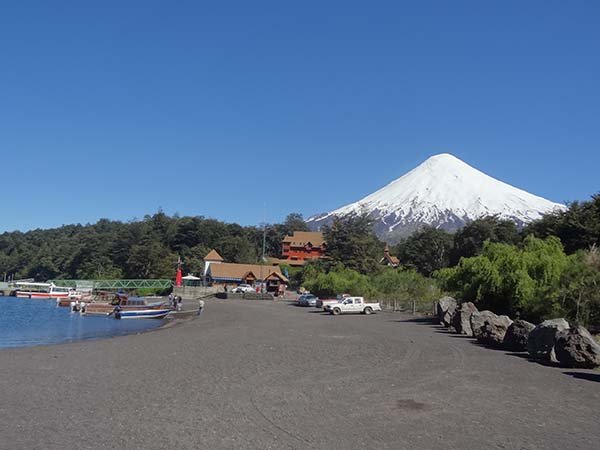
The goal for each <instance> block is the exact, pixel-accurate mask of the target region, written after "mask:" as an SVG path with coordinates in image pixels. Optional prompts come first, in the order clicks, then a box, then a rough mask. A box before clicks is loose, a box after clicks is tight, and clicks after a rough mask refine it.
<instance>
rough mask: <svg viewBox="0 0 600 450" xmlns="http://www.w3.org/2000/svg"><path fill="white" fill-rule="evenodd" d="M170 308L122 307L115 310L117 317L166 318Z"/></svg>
mask: <svg viewBox="0 0 600 450" xmlns="http://www.w3.org/2000/svg"><path fill="white" fill-rule="evenodd" d="M170 312H171V310H170V309H164V308H163V309H137V310H136V309H133V310H132V309H121V310H117V311H115V314H114V316H115V319H164V318H165V317H167V316H168V315H169V313H170Z"/></svg>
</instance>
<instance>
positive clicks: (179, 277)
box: [175, 257, 182, 287]
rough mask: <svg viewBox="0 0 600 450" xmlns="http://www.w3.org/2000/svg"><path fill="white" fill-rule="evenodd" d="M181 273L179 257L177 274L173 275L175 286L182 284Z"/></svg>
mask: <svg viewBox="0 0 600 450" xmlns="http://www.w3.org/2000/svg"><path fill="white" fill-rule="evenodd" d="M181 278H182V275H181V257H179V260H178V261H177V274H176V275H175V286H176V287H181V285H182V279H181Z"/></svg>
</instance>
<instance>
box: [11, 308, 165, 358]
mask: <svg viewBox="0 0 600 450" xmlns="http://www.w3.org/2000/svg"><path fill="white" fill-rule="evenodd" d="M163 323H164V322H163V321H162V320H151V319H140V320H116V319H113V318H107V317H102V316H81V315H80V314H79V313H71V312H70V310H69V308H59V307H57V306H56V302H55V301H54V300H29V299H21V298H16V297H0V348H6V347H27V346H31V345H41V344H56V343H59V342H69V341H76V340H80V339H94V338H101V337H109V336H120V335H123V334H130V333H137V332H140V331H145V330H149V329H153V328H157V327H160V326H161V325H162V324H163Z"/></svg>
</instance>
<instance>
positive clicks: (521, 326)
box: [502, 319, 535, 352]
mask: <svg viewBox="0 0 600 450" xmlns="http://www.w3.org/2000/svg"><path fill="white" fill-rule="evenodd" d="M534 328H535V325H534V324H532V323H530V322H527V321H526V320H521V319H517V320H515V321H514V322H513V323H512V324H511V325H510V326H509V327H508V330H506V334H505V335H504V342H502V347H504V348H505V349H506V350H510V351H512V352H526V351H527V341H528V340H529V333H531V331H532V330H533V329H534Z"/></svg>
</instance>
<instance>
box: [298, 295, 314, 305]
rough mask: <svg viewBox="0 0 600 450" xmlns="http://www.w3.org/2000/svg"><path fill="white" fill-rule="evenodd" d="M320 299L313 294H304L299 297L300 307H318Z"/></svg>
mask: <svg viewBox="0 0 600 450" xmlns="http://www.w3.org/2000/svg"><path fill="white" fill-rule="evenodd" d="M317 300H319V298H318V297H316V296H314V295H313V294H304V295H301V296H300V297H298V306H317Z"/></svg>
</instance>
